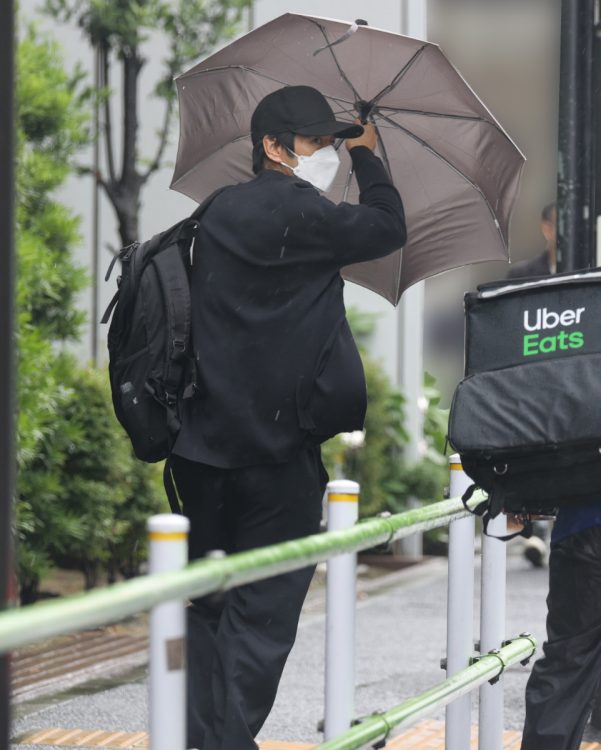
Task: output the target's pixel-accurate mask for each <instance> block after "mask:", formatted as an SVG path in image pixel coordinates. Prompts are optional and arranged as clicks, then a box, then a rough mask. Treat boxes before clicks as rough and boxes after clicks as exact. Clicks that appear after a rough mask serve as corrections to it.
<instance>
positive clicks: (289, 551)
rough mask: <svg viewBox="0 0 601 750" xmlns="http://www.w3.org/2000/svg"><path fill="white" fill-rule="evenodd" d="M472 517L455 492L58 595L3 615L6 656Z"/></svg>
mask: <svg viewBox="0 0 601 750" xmlns="http://www.w3.org/2000/svg"><path fill="white" fill-rule="evenodd" d="M482 499H483V496H482V494H481V493H475V494H474V497H473V498H472V499H471V501H470V507H474V506H475V505H477V504H478V502H480V501H481V500H482ZM466 515H468V512H467V511H466V510H465V508H464V506H463V503H462V501H461V499H460V498H453V499H451V500H444V501H442V502H437V503H432V504H430V505H425V506H423V507H421V508H416V509H414V510H409V511H406V512H405V513H398V514H396V515H392V516H389V517H387V518H372V519H369V520H367V521H363V522H360V523H358V524H357V525H356V526H355V527H353V528H352V529H347V530H345V531H332V532H328V533H324V534H315V535H313V536H309V537H304V538H302V539H297V540H294V541H290V542H284V543H282V544H275V545H272V546H270V547H261V548H259V549H256V550H251V551H249V552H241V553H238V554H235V555H230V556H228V557H226V558H223V559H220V560H200V561H197V562H194V563H191V564H190V565H188V567H186V568H185V569H184V570H181V571H175V572H172V573H160V574H156V575H151V576H141V577H139V578H135V579H133V580H131V581H126V582H123V583H116V584H113V585H112V586H107V587H106V588H104V589H99V590H97V591H91V592H88V593H85V594H78V595H75V596H69V597H65V598H63V599H60V600H58V601H53V602H44V603H41V604H34V605H30V606H26V607H21V608H17V609H13V610H8V611H6V612H3V613H2V614H0V654H1V653H6V652H7V651H12V650H13V649H15V648H19V647H22V646H25V645H28V644H31V643H35V642H37V641H40V640H43V639H45V638H50V637H53V636H57V635H63V634H65V633H72V632H75V631H77V630H82V629H84V628H88V627H97V626H99V625H105V624H108V623H111V622H115V621H117V620H120V619H122V618H124V617H127V616H129V615H134V614H137V613H138V612H142V611H144V610H147V609H150V608H152V607H154V606H155V605H157V604H160V603H162V602H164V601H169V600H173V599H186V598H195V597H198V596H204V595H205V594H209V593H212V592H215V591H227V590H228V589H232V588H235V587H236V586H240V585H242V584H245V583H251V582H253V581H258V580H261V579H264V578H270V577H271V576H274V575H279V574H280V573H287V572H289V571H292V570H298V569H300V568H303V567H306V566H308V565H312V564H314V563H317V562H323V561H325V560H328V559H329V558H330V557H333V556H336V555H341V554H344V553H347V552H358V551H359V550H363V549H368V548H370V547H373V546H375V545H378V544H385V543H388V542H391V541H393V540H394V539H401V538H402V537H405V536H409V535H410V534H413V533H415V532H420V531H428V530H429V529H433V528H437V527H439V526H444V525H446V524H447V523H449V522H450V521H452V520H455V519H458V518H462V517H464V516H466Z"/></svg>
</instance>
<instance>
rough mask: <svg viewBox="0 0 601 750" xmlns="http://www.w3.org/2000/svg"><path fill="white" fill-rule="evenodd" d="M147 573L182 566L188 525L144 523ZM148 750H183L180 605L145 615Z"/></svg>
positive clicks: (174, 518) (164, 518)
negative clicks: (147, 627) (147, 620)
mask: <svg viewBox="0 0 601 750" xmlns="http://www.w3.org/2000/svg"><path fill="white" fill-rule="evenodd" d="M147 528H148V536H149V541H150V573H165V572H168V571H171V570H180V569H181V568H184V567H185V566H186V564H187V562H188V531H189V528H190V522H189V521H188V519H187V518H185V517H184V516H178V515H175V514H167V513H165V514H161V515H158V516H153V517H152V518H150V519H149V520H148V524H147ZM149 703H150V705H149V713H150V717H149V724H150V750H165V748H169V749H170V750H185V748H186V612H185V602H184V601H182V600H177V601H170V602H165V603H163V604H159V605H157V606H156V607H153V609H152V611H151V613H150V696H149Z"/></svg>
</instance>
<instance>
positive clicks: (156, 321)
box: [101, 188, 224, 463]
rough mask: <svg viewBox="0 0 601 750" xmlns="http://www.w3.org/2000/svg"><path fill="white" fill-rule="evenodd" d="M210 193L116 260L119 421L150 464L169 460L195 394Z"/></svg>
mask: <svg viewBox="0 0 601 750" xmlns="http://www.w3.org/2000/svg"><path fill="white" fill-rule="evenodd" d="M223 189H224V188H221V189H220V190H218V191H216V192H215V193H213V194H212V195H211V196H209V198H207V200H206V201H205V202H204V203H203V204H202V205H200V206H199V207H198V208H197V209H196V211H195V212H194V213H193V214H192V215H191V216H190V217H189V218H187V219H184V220H183V221H180V222H178V223H177V224H175V225H174V226H172V227H171V228H170V229H167V230H166V231H165V232H161V233H160V234H156V235H155V236H154V237H153V238H152V239H150V240H148V241H147V242H142V243H139V242H134V243H133V244H131V245H128V246H127V247H124V248H123V249H122V250H121V251H120V252H119V254H118V255H117V256H115V258H113V260H112V262H111V264H110V266H109V269H108V272H107V274H106V277H105V279H106V280H107V281H108V279H109V278H110V275H111V272H112V270H113V266H114V265H115V262H116V261H117V260H120V261H121V276H120V277H119V279H118V280H117V283H118V289H117V292H116V294H115V296H114V297H113V299H112V300H111V302H110V304H109V306H108V307H107V309H106V312H105V313H104V316H103V318H102V321H101V322H102V323H107V322H108V321H109V319H110V317H111V314H112V316H113V317H112V321H111V325H110V328H109V333H108V350H109V377H110V383H111V392H112V398H113V406H114V408H115V414H116V415H117V419H118V420H119V422H120V423H121V425H122V426H123V428H124V430H125V431H126V432H127V434H128V436H129V439H130V440H131V443H132V446H133V449H134V452H135V454H136V456H137V457H138V458H139V459H141V460H142V461H147V462H150V463H153V462H156V461H160V460H162V459H164V458H167V457H168V456H169V454H170V452H171V448H172V447H173V443H174V442H175V439H176V437H177V434H178V432H179V429H180V424H181V423H180V415H181V403H182V400H183V399H184V398H188V397H190V396H192V395H193V393H194V384H195V374H196V365H195V358H194V354H193V352H192V349H191V341H190V333H191V317H192V308H191V300H190V281H189V274H190V269H191V265H192V262H193V253H194V242H195V239H196V235H197V233H198V228H199V221H200V218H201V216H202V214H203V213H204V212H205V211H206V209H207V208H208V206H209V204H210V203H211V202H212V201H213V199H214V198H215V197H216V196H217V195H218V194H219V193H220V192H222V190H223Z"/></svg>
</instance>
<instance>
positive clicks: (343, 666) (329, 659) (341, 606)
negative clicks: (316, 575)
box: [324, 479, 359, 740]
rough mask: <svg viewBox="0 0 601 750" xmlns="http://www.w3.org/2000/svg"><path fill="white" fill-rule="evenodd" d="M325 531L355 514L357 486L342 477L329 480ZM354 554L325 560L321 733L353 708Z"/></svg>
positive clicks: (330, 731)
mask: <svg viewBox="0 0 601 750" xmlns="http://www.w3.org/2000/svg"><path fill="white" fill-rule="evenodd" d="M327 495H328V531H337V530H339V529H348V528H350V527H351V526H354V525H355V523H356V522H357V519H358V517H359V485H358V484H357V482H350V481H348V480H346V479H337V480H335V481H333V482H329V483H328V486H327ZM356 591H357V554H356V553H355V552H352V553H349V554H346V555H339V556H337V557H334V558H332V559H331V560H328V575H327V585H326V666H325V683H326V684H325V719H324V736H325V739H326V740H329V739H332V738H333V737H336V736H337V735H339V734H341V733H342V732H344V731H346V730H347V729H348V728H349V727H350V725H351V721H352V719H353V714H354V709H355V602H356V598H357V596H356Z"/></svg>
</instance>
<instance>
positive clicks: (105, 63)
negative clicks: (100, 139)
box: [100, 41, 115, 182]
mask: <svg viewBox="0 0 601 750" xmlns="http://www.w3.org/2000/svg"><path fill="white" fill-rule="evenodd" d="M100 59H101V65H100V72H101V76H102V81H101V82H102V87H103V88H104V89H105V97H104V143H105V146H106V162H107V168H108V172H109V179H110V181H111V182H114V181H115V157H114V152H113V122H112V117H111V97H110V94H109V81H110V64H109V48H108V44H107V43H106V42H105V41H103V42H102V43H101V45H100Z"/></svg>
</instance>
